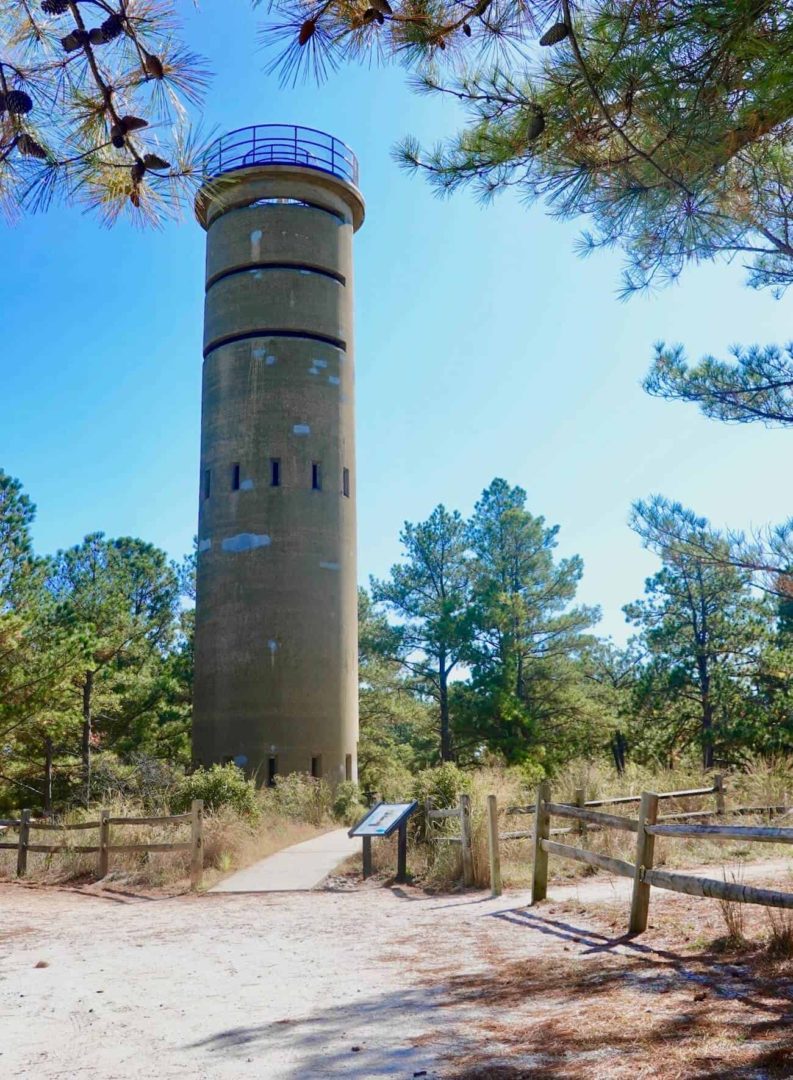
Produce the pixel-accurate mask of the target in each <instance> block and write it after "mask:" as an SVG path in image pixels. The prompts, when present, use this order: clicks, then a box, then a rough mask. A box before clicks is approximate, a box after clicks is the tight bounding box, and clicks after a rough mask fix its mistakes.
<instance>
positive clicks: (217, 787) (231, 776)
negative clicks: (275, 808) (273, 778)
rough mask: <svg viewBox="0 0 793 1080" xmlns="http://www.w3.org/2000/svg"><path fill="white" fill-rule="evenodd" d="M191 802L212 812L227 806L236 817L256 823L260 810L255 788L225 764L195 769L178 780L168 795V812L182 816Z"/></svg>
mask: <svg viewBox="0 0 793 1080" xmlns="http://www.w3.org/2000/svg"><path fill="white" fill-rule="evenodd" d="M193 799H203V800H204V809H205V810H210V811H215V810H219V809H220V808H221V807H224V806H227V807H229V808H230V809H232V810H234V811H235V812H236V813H237V814H238V815H239V816H240V817H244V818H248V819H249V820H256V819H258V818H259V816H260V813H261V808H260V806H259V800H258V799H257V797H256V787H255V785H254V783H253V781H252V780H247V779H246V778H245V774H244V773H243V771H242V769H240V768H238V766H236V765H234V764H233V763H232V762H229V764H228V765H213V766H212V768H211V769H196V771H195V772H194V773H191V774H190V776H185V777H183V778H182V780H181V782H180V783H179V785H178V786H177V788H176V791H175V792H174V794H173V795H172V796H171V811H172V813H175V814H184V813H186V812H187V811H188V810H189V809H190V803H191V802H192V801H193Z"/></svg>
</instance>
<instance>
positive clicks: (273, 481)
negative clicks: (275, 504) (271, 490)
mask: <svg viewBox="0 0 793 1080" xmlns="http://www.w3.org/2000/svg"><path fill="white" fill-rule="evenodd" d="M280 486H281V459H280V458H277V457H271V458H270V487H280Z"/></svg>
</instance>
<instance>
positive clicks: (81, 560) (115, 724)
mask: <svg viewBox="0 0 793 1080" xmlns="http://www.w3.org/2000/svg"><path fill="white" fill-rule="evenodd" d="M48 589H49V591H50V593H51V595H52V597H53V598H54V600H55V602H56V603H57V605H58V621H59V625H60V626H61V627H63V628H72V629H74V630H76V631H77V632H78V634H79V637H80V640H81V646H82V664H81V670H80V673H79V675H78V676H77V677H76V678H75V680H74V682H75V693H76V696H77V697H78V698H79V710H80V715H81V719H82V725H81V727H82V735H81V761H82V768H83V780H84V785H85V798H86V802H87V801H88V800H89V799H90V794H91V756H92V752H93V749H94V747H95V746H101V745H102V744H103V740H104V742H105V743H107V742H108V741H110V742H112V740H113V739H115V738H118V736H119V734H120V733H125V732H126V731H127V730H128V729H129V727H130V725H131V724H133V723H134V722H135V721H136V720H137V719H138V718H139V717H140V716H141V715H143V714H145V713H147V712H150V711H151V710H153V709H154V707H155V706H156V704H157V703H158V701H159V700H160V698H161V696H162V686H161V683H160V681H159V675H160V671H159V668H158V666H157V662H159V661H161V660H162V658H163V657H164V656H165V655H166V654H167V651H168V649H169V647H170V645H171V644H172V640H173V635H174V632H175V620H176V611H177V602H178V596H179V585H178V579H177V575H176V572H175V571H174V569H173V567H172V566H171V565H170V564H169V562H168V560H167V558H166V556H165V554H164V552H162V551H160V550H159V549H158V548H155V547H153V546H152V545H151V544H146V543H144V542H143V541H141V540H136V539H133V538H130V537H122V538H121V539H118V540H107V539H105V537H104V536H103V534H102V533H92V534H91V535H89V536H87V537H86V538H85V540H84V541H83V542H82V543H81V544H77V545H76V546H75V547H72V548H69V549H68V550H66V551H60V552H58V554H57V555H56V556H55V557H54V559H53V560H52V564H51V569H50V573H49V576H48ZM152 664H154V666H152Z"/></svg>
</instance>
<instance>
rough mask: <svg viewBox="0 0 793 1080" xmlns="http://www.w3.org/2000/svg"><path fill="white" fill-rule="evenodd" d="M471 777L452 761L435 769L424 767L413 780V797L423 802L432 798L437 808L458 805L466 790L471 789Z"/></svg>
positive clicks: (441, 808) (443, 808) (442, 808)
mask: <svg viewBox="0 0 793 1080" xmlns="http://www.w3.org/2000/svg"><path fill="white" fill-rule="evenodd" d="M470 789H471V777H470V774H469V773H465V772H463V770H462V769H461V768H459V766H457V765H454V764H453V763H452V762H451V761H446V762H444V763H443V765H438V766H437V768H434V769H423V770H422V771H421V772H420V773H419V774H418V775H417V776H416V778H415V780H414V781H413V798H414V799H416V800H417V801H418V802H420V803H423V802H424V800H425V799H432V803H433V806H434V807H435V809H436V810H445V809H447V808H448V807H452V806H456V805H457V800H458V799H459V797H460V795H461V794H462V793H463V792H464V791H470Z"/></svg>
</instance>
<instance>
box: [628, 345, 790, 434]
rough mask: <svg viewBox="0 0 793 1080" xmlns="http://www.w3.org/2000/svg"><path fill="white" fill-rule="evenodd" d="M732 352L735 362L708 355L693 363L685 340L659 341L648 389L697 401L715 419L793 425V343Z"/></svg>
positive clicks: (673, 398) (663, 395)
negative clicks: (670, 343)
mask: <svg viewBox="0 0 793 1080" xmlns="http://www.w3.org/2000/svg"><path fill="white" fill-rule="evenodd" d="M732 351H733V356H734V360H733V361H732V362H725V361H723V360H717V359H715V358H714V357H712V356H707V357H705V358H704V359H703V360H701V361H700V362H699V363H698V364H696V365H695V366H693V367H692V366H690V365H689V364H688V362H687V361H686V358H685V354H684V352H683V348H682V346H681V345H676V346H673V347H668V346H666V345H663V344H659V345H657V346H656V349H655V360H654V362H653V366H652V368H651V369H650V372H649V374H648V376H647V378H646V379H645V381H644V388H645V390H647V392H648V393H650V394H653V395H654V396H655V397H660V398H666V399H667V400H668V401H689V402H693V403H694V404H696V405H698V406H699V407H700V409H701V410H702V412H703V413H704V414H705V416H710V417H712V418H713V419H715V420H725V421H727V422H728V423H737V424H745V423H750V422H752V421H754V422H759V423H762V424H785V425H786V424H793V345H789V346H788V347H787V348H786V349H784V350H783V349H780V348H779V347H778V346H776V345H769V346H767V347H766V348H760V347H758V346H752V347H751V348H749V349H742V348H740V347H736V348H734V349H733V350H732Z"/></svg>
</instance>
